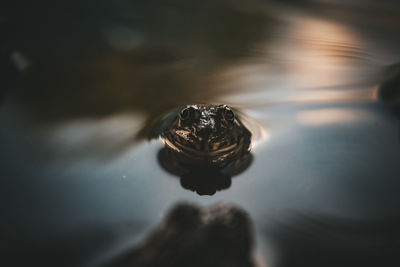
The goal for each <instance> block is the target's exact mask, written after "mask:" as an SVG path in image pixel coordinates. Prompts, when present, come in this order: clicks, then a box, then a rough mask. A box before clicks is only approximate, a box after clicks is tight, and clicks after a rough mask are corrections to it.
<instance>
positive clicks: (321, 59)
mask: <svg viewBox="0 0 400 267" xmlns="http://www.w3.org/2000/svg"><path fill="white" fill-rule="evenodd" d="M289 36H291V39H292V41H293V42H292V43H290V44H289V46H290V47H288V48H289V50H288V57H290V58H288V60H291V64H290V65H289V68H290V69H291V70H290V72H291V73H293V74H295V75H293V77H292V79H293V80H292V82H293V84H296V85H297V86H300V87H321V86H332V85H341V84H344V83H351V81H354V75H357V70H356V68H355V66H354V65H355V64H356V65H358V63H359V62H360V61H365V59H366V58H365V57H366V54H365V53H364V52H363V50H362V48H361V44H360V40H358V38H357V35H356V34H355V33H354V32H353V31H351V29H349V28H347V27H344V26H341V25H339V24H335V23H331V22H327V21H322V20H316V19H308V20H301V21H300V22H298V23H296V25H295V26H294V27H293V28H292V29H291V30H290V32H289Z"/></svg>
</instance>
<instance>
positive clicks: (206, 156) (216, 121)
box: [161, 105, 251, 168]
mask: <svg viewBox="0 0 400 267" xmlns="http://www.w3.org/2000/svg"><path fill="white" fill-rule="evenodd" d="M161 139H162V140H163V141H164V143H165V145H166V148H167V149H170V150H172V151H174V153H175V154H176V156H177V159H178V160H179V161H180V162H181V163H193V164H197V165H198V164H209V165H213V166H217V167H221V168H222V167H224V166H226V165H227V164H228V163H230V162H232V161H235V160H237V159H239V158H240V157H241V156H243V155H244V154H246V153H248V152H249V149H250V141H251V140H250V139H251V133H250V132H249V130H248V129H247V128H246V127H245V126H244V125H243V123H242V122H241V121H240V119H239V118H238V116H237V115H236V114H235V112H234V111H233V110H232V109H231V108H230V107H228V106H226V105H187V106H184V107H182V108H180V109H179V111H178V113H177V114H176V115H175V117H174V118H173V119H172V121H171V123H170V124H169V125H168V126H167V127H165V129H164V130H163V131H162V133H161Z"/></svg>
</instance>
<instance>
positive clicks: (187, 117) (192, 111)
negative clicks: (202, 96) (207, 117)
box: [179, 107, 200, 122]
mask: <svg viewBox="0 0 400 267" xmlns="http://www.w3.org/2000/svg"><path fill="white" fill-rule="evenodd" d="M199 117H200V113H199V110H198V109H196V108H194V107H186V108H183V109H182V110H181V111H180V112H179V119H180V120H181V121H184V122H189V121H195V120H197V119H198V118H199Z"/></svg>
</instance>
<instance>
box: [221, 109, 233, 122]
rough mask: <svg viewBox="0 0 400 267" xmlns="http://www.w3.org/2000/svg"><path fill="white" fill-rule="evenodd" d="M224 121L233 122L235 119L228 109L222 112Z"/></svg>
mask: <svg viewBox="0 0 400 267" xmlns="http://www.w3.org/2000/svg"><path fill="white" fill-rule="evenodd" d="M223 115H224V119H225V120H226V121H228V122H233V120H234V119H235V114H233V111H232V110H230V109H229V108H226V109H225V110H224V113H223Z"/></svg>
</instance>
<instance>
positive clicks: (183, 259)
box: [107, 203, 255, 267]
mask: <svg viewBox="0 0 400 267" xmlns="http://www.w3.org/2000/svg"><path fill="white" fill-rule="evenodd" d="M252 248H253V230H252V225H251V221H250V218H249V215H248V214H247V213H246V212H245V211H244V210H242V209H240V208H238V207H236V206H233V205H226V204H223V205H216V206H212V207H210V208H201V207H199V206H196V205H193V204H187V203H182V204H178V205H176V206H175V207H174V208H172V209H171V211H170V212H169V213H168V215H167V216H166V217H165V220H164V221H163V222H162V223H161V225H160V226H159V227H158V228H157V229H155V230H154V231H153V232H152V233H151V234H150V235H149V236H148V237H147V238H146V239H145V240H143V241H142V243H141V244H140V245H139V246H137V247H136V248H134V249H133V250H131V251H129V252H128V253H126V254H125V255H123V256H121V257H120V258H118V259H116V260H115V261H113V262H111V263H110V264H108V265H107V266H118V267H128V266H132V267H133V266H135V267H158V266H160V267H161V266H162V267H180V266H182V267H200V266H201V267H205V266H207V267H217V266H218V267H225V266H226V267H252V266H255V263H254V262H253V259H252V251H253V249H252Z"/></svg>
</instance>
